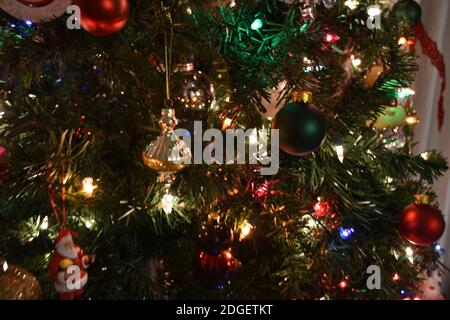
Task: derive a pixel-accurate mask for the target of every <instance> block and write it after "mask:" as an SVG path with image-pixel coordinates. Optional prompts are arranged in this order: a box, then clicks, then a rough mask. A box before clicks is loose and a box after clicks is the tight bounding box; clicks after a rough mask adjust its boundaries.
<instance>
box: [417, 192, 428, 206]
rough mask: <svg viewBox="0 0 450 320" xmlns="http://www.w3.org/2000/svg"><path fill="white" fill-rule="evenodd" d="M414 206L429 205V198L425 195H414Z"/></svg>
mask: <svg viewBox="0 0 450 320" xmlns="http://www.w3.org/2000/svg"><path fill="white" fill-rule="evenodd" d="M414 203H415V204H430V196H429V195H427V194H416V195H415V196H414Z"/></svg>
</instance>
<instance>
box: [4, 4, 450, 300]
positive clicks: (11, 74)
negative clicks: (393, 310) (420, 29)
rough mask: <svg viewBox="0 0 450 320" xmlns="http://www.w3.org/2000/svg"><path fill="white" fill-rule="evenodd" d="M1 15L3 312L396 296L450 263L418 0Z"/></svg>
mask: <svg viewBox="0 0 450 320" xmlns="http://www.w3.org/2000/svg"><path fill="white" fill-rule="evenodd" d="M72 4H74V5H76V6H77V7H70V8H69V9H68V10H67V11H66V9H67V7H69V6H70V5H72ZM0 7H1V8H2V10H1V12H0V20H1V25H0V33H1V34H0V61H1V70H0V93H1V96H0V119H1V120H0V121H1V122H0V145H1V147H0V180H1V182H0V185H1V189H0V262H1V263H2V264H1V266H0V267H1V268H0V298H6V299H14V298H28V299H31V298H41V297H43V298H45V299H57V298H58V297H59V298H62V299H73V298H77V299H180V298H183V299H186V298H187V299H198V298H220V299H244V298H245V299H265V298H271V299H401V298H411V297H415V296H416V292H417V287H418V286H420V281H421V279H420V277H421V275H422V274H423V273H426V272H428V271H434V270H438V271H439V270H440V269H442V266H441V265H440V262H439V256H440V254H441V252H440V246H439V245H438V244H437V242H436V241H437V240H438V239H439V237H440V236H441V235H442V233H443V230H444V220H443V218H442V214H441V212H440V211H439V209H438V208H437V207H438V204H437V203H436V199H435V195H434V193H433V191H432V188H431V186H432V183H433V181H434V180H435V179H436V178H438V177H439V176H441V175H442V174H443V173H444V172H445V171H446V170H447V163H446V160H445V159H444V158H443V157H442V156H441V155H440V154H439V153H438V152H434V151H430V152H426V153H423V154H413V152H412V148H413V146H414V139H413V131H414V126H415V125H416V124H417V122H418V121H417V117H416V115H415V111H414V104H413V103H412V101H413V100H412V96H411V95H412V94H413V91H412V90H411V86H412V83H413V81H414V76H415V72H416V71H417V65H416V63H415V60H414V44H415V41H414V40H415V31H414V30H415V29H414V28H416V26H417V25H418V24H420V6H418V5H417V4H416V3H415V2H414V1H412V0H406V1H405V0H403V1H401V2H400V3H399V4H398V5H396V6H394V4H393V3H392V4H391V3H389V1H375V0H369V1H362V0H359V1H355V0H347V1H344V0H327V1H326V0H322V1H313V0H298V1H295V0H291V1H288V0H285V1H278V0H231V1H229V0H223V1H219V0H217V1H216V0H183V1H172V0H167V1H163V2H162V3H161V1H154V0H145V1H144V0H130V1H126V0H121V1H119V0H117V1H116V0H99V1H90V0H76V1H70V0H69V1H56V0H55V1H51V0H50V1H48V0H30V1H28V0H27V1H25V0H13V1H2V4H1V5H0ZM79 23H81V26H80V25H78V24H79ZM417 94H426V93H422V92H419V93H417ZM199 126H200V127H202V128H203V130H204V131H205V130H206V129H211V128H216V129H217V130H216V131H214V132H215V134H217V132H221V133H224V137H226V138H229V135H225V134H226V133H227V130H235V131H234V132H238V133H239V132H244V131H245V130H249V129H253V128H255V129H256V130H261V132H263V131H264V132H268V134H269V135H270V133H271V137H274V134H275V133H274V132H275V131H269V129H270V128H273V129H278V130H279V131H277V132H278V133H279V144H278V141H277V140H276V139H272V140H270V139H268V141H271V142H272V144H270V145H268V146H265V147H266V148H265V151H264V148H262V147H261V146H260V144H259V142H260V141H259V140H256V141H255V139H253V138H254V137H255V136H254V135H252V136H249V137H246V138H248V139H246V140H245V145H244V146H245V150H247V149H248V150H250V151H248V152H245V151H244V154H242V150H241V149H239V148H238V147H237V144H236V147H235V149H230V148H228V146H229V140H227V141H226V142H227V144H226V147H225V146H224V145H223V144H222V146H223V148H222V149H221V148H220V146H221V145H220V144H219V143H217V144H214V146H216V148H211V145H210V144H209V143H211V144H212V140H213V139H212V138H211V137H209V138H206V137H203V138H202V137H201V136H200V140H199V141H200V142H198V141H197V140H196V139H198V133H199V132H198V131H196V130H195V128H197V129H198V128H199ZM177 128H183V129H187V130H185V131H183V132H184V133H185V135H184V136H179V135H178V133H179V132H180V131H178V130H175V129H177ZM239 129H242V131H239ZM262 129H264V130H262ZM230 132H231V131H228V134H230ZM258 132H260V131H258ZM188 133H189V134H188ZM200 134H201V133H200ZM213 136H214V135H213ZM252 137H253V138H252ZM188 138H192V139H190V140H192V141H193V142H194V143H188V142H189V139H188ZM215 139H216V140H214V141H215V142H217V140H218V139H219V140H220V138H218V136H216V138H215ZM194 140H195V141H194ZM223 140H225V138H223ZM236 140H238V139H236ZM230 141H232V140H230ZM233 142H234V141H233ZM224 143H225V142H224ZM278 145H279V147H280V149H281V150H280V152H279V156H277V155H278V153H277V148H278ZM259 147H261V148H259ZM208 148H209V149H208ZM212 149H214V150H213V152H212ZM174 150H175V151H177V152H178V153H177V154H178V155H179V156H180V159H178V158H177V159H173V154H174V153H173V151H174ZM199 150H200V151H199ZM208 150H209V152H210V153H209V154H210V155H212V159H209V160H211V161H206V157H203V158H202V155H205V154H207V151H208ZM252 150H253V153H252ZM261 150H262V151H263V152H260V151H261ZM199 152H200V153H199ZM255 152H256V153H255ZM225 158H226V160H225ZM244 158H245V161H243V162H244V163H242V161H241V162H240V161H237V160H239V159H240V160H243V159H244ZM186 159H188V160H192V161H191V163H187V162H184V161H182V162H180V161H176V160H186ZM196 159H200V161H197V160H196ZM251 159H253V160H254V161H253V162H252V161H250V160H251ZM268 159H271V160H272V164H274V163H275V162H277V161H278V162H279V166H278V167H277V168H275V169H276V170H275V171H274V172H273V174H263V173H264V172H263V169H264V168H267V167H268V166H269V165H268V164H267V161H266V162H264V161H265V160H268ZM275 164H276V163H275ZM74 241H75V242H76V243H77V244H75V243H74ZM55 244H56V251H55ZM81 248H83V249H84V250H81ZM88 266H89V269H87V268H88ZM71 267H77V268H75V269H74V271H73V272H74V273H72V271H69V270H70V268H71ZM377 267H378V268H379V269H377ZM77 270H78V271H79V273H76V272H77ZM368 270H375V271H377V270H378V273H377V274H374V276H378V277H379V279H378V280H377V279H375V278H374V279H375V280H373V281H372V282H371V280H370V279H369V280H370V281H369V280H368V278H369V276H370V275H371V273H368V272H369V271H368ZM370 272H374V271H370ZM74 274H77V275H79V277H78V278H76V279H78V280H79V281H80V282H81V283H78V284H79V286H78V287H75V288H73V287H70V286H69V284H68V283H67V281H69V278H70V276H71V275H74ZM87 274H89V281H87V279H88V278H87ZM20 279H21V280H20ZM64 281H66V283H64ZM75 284H76V283H75Z"/></svg>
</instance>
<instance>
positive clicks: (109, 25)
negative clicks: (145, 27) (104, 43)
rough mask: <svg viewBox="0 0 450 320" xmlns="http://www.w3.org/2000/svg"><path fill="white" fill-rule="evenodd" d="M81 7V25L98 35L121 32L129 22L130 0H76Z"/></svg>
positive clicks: (103, 35)
mask: <svg viewBox="0 0 450 320" xmlns="http://www.w3.org/2000/svg"><path fill="white" fill-rule="evenodd" d="M75 4H76V5H77V6H79V7H80V11H81V25H82V26H83V28H84V29H85V30H86V31H88V32H90V33H92V34H95V35H97V36H101V37H105V36H109V35H111V34H113V33H116V32H119V31H120V30H121V29H122V28H123V27H124V26H125V25H126V24H127V22H128V16H129V14H130V5H129V4H128V0H95V1H93V0H75Z"/></svg>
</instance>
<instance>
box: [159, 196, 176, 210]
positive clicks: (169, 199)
mask: <svg viewBox="0 0 450 320" xmlns="http://www.w3.org/2000/svg"><path fill="white" fill-rule="evenodd" d="M174 200H175V197H174V196H173V195H171V194H170V193H167V194H165V195H164V196H163V197H162V199H161V207H162V209H163V211H164V212H165V213H166V214H170V213H172V209H173V204H174Z"/></svg>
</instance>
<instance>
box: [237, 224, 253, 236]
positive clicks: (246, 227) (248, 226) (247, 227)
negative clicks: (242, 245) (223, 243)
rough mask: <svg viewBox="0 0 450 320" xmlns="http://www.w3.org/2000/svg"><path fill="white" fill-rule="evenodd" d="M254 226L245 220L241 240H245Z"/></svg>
mask: <svg viewBox="0 0 450 320" xmlns="http://www.w3.org/2000/svg"><path fill="white" fill-rule="evenodd" d="M252 230H253V226H252V225H251V224H250V223H249V222H248V221H247V220H245V221H244V224H243V225H242V226H241V235H240V236H239V239H240V240H243V239H245V238H247V237H248V235H249V234H250V233H251V232H252Z"/></svg>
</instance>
